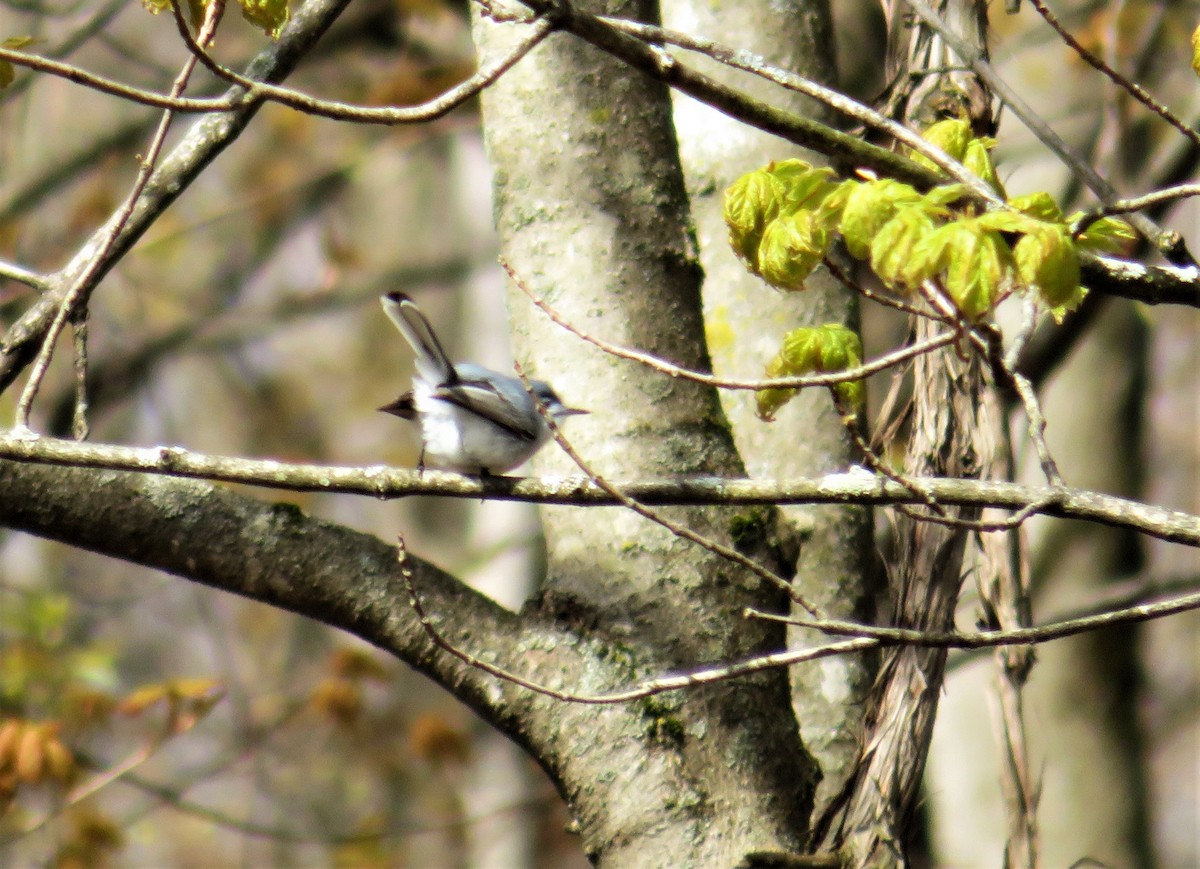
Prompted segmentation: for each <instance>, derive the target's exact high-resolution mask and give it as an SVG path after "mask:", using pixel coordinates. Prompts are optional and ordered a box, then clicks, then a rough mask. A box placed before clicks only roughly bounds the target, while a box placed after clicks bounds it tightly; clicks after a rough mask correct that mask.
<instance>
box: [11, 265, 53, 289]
mask: <svg viewBox="0 0 1200 869" xmlns="http://www.w3.org/2000/svg"><path fill="white" fill-rule="evenodd" d="M0 278H7V279H8V280H10V281H16V282H17V283H19V284H24V285H25V286H27V287H32V288H33V289H35V290H37V291H38V292H39V293H40V292H44V291H45V289H46V287H47V286H48V285H49V281H48V280H47V279H46V276H45V275H41V274H38V273H37V272H35V271H33V270H32V269H27V268H25V267H24V266H19V265H17V264H16V263H10V262H4V261H3V260H0Z"/></svg>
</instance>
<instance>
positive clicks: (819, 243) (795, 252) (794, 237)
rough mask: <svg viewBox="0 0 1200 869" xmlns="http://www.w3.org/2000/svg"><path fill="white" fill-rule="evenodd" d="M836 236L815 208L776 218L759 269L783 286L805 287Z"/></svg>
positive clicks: (769, 228) (763, 245) (765, 235)
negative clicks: (820, 218)
mask: <svg viewBox="0 0 1200 869" xmlns="http://www.w3.org/2000/svg"><path fill="white" fill-rule="evenodd" d="M831 243H832V237H831V236H830V234H829V231H828V230H827V229H826V228H825V224H824V223H822V222H821V220H819V219H818V218H817V216H816V215H815V214H814V213H813V212H811V211H797V212H796V213H795V214H789V215H781V216H779V217H777V218H775V219H774V220H772V221H771V222H770V223H769V224H768V225H767V228H766V230H765V231H764V232H763V237H762V243H761V244H760V245H759V247H758V266H759V273H760V274H761V275H762V277H763V280H765V281H766V282H767V283H769V284H770V285H771V286H773V287H778V288H779V289H781V290H803V289H804V279H805V278H807V277H808V276H809V275H810V274H812V271H813V269H815V268H816V267H817V266H818V265H820V263H821V260H822V259H823V258H824V256H825V254H826V253H827V252H828V250H829V245H830V244H831Z"/></svg>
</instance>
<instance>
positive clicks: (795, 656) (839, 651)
mask: <svg viewBox="0 0 1200 869" xmlns="http://www.w3.org/2000/svg"><path fill="white" fill-rule="evenodd" d="M397 562H398V563H399V565H400V575H401V577H403V579H404V587H405V589H406V590H407V592H408V601H409V604H410V605H411V606H412V608H413V612H414V613H415V614H416V616H417V620H418V621H419V622H420V624H421V628H422V629H423V630H424V631H425V635H426V636H427V637H429V639H430V641H431V642H432V643H433V644H434V645H435V646H437V647H438V648H439V649H442V650H443V651H445V652H447V653H449V654H451V655H453V656H454V657H455V658H457V659H458V660H460V661H462V662H463V663H464V664H466V665H467V666H469V667H474V668H476V669H478V670H482V671H483V672H485V673H488V674H490V675H492V676H495V677H496V678H497V679H503V680H504V681H506V682H511V683H512V684H514V685H518V686H520V687H522V688H526V689H528V690H530V691H534V692H536V693H538V694H544V695H546V696H547V697H553V698H554V699H556V700H565V701H568V702H570V703H583V704H588V705H593V706H600V705H606V704H612V703H628V702H629V701H631V700H640V699H642V698H643V697H652V696H654V695H655V694H662V693H664V692H666V691H676V690H678V689H680V688H689V687H692V686H694V685H707V684H710V683H712V682H724V681H727V680H729V679H736V678H738V677H739V676H745V675H748V674H750V673H758V672H760V671H762V670H770V669H773V668H776V667H789V666H791V665H793V664H800V663H803V662H805V661H815V660H817V659H819V658H828V657H831V656H833V655H845V654H848V653H850V652H857V651H862V650H863V649H870V648H873V647H875V646H877V645H879V641H878V640H875V639H869V638H859V639H854V640H843V641H842V642H840V643H831V644H830V645H827V646H820V647H818V648H815V649H802V650H798V651H792V652H777V653H775V654H773V655H756V656H754V657H752V658H747V659H746V660H743V661H739V662H736V663H732V664H722V665H718V666H713V667H701V668H698V669H695V670H692V671H690V672H688V673H682V674H678V675H672V676H661V677H659V678H656V679H649V680H647V681H645V682H642V683H641V684H640V685H638V686H637V687H635V688H630V689H627V690H623V691H613V692H611V693H607V694H575V693H572V692H570V691H562V690H559V689H557V688H551V687H549V686H548V685H542V684H540V683H538V682H534V681H532V680H529V679H526V678H524V677H523V676H520V675H518V674H516V673H513V672H512V671H510V670H506V669H505V668H503V667H498V666H496V665H495V664H491V663H489V662H487V661H484V660H483V659H481V658H479V657H477V656H475V655H471V654H469V653H467V652H465V651H463V650H462V649H460V648H458V647H457V646H455V645H454V644H453V643H451V642H450V641H449V640H447V639H446V638H445V637H443V636H442V635H441V634H440V633H439V632H438V629H437V627H436V626H435V625H434V623H433V620H432V619H430V617H429V615H428V613H426V611H425V608H424V606H423V605H422V604H421V599H420V597H419V596H418V595H417V589H416V586H415V584H414V583H413V575H412V569H411V568H410V567H409V566H408V553H407V551H406V550H405V547H404V539H403V538H397Z"/></svg>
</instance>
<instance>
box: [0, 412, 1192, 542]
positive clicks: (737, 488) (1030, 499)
mask: <svg viewBox="0 0 1200 869" xmlns="http://www.w3.org/2000/svg"><path fill="white" fill-rule="evenodd" d="M0 458H6V459H13V460H16V461H23V462H30V463H34V464H42V465H60V466H68V467H83V468H97V469H104V470H113V471H131V472H135V473H150V474H161V475H164V476H174V477H187V478H192V479H202V480H211V481H215V482H226V483H242V484H245V485H249V486H261V487H263V488H268V489H279V490H286V491H293V492H328V493H334V492H337V493H342V494H353V495H364V496H368V497H374V498H400V497H405V496H409V495H437V496H441V497H448V498H470V499H476V500H477V499H481V498H483V499H490V500H499V501H524V502H529V503H538V504H560V505H564V506H580V507H582V506H617V505H618V503H619V502H618V501H616V500H615V499H614V498H613V497H612V496H611V495H610V494H608V493H607V492H605V491H603V490H602V489H600V488H598V487H597V486H595V485H593V484H592V483H591V482H590V481H588V480H586V479H584V478H583V477H568V478H561V477H560V478H546V479H537V478H525V477H488V478H486V479H481V478H478V477H465V476H462V475H459V474H451V473H446V472H443V471H426V472H425V473H424V474H420V473H418V472H417V471H416V470H402V469H399V468H388V467H384V466H382V465H375V466H371V467H366V468H362V467H344V466H336V465H307V464H289V463H285V462H277V461H272V460H261V459H258V460H256V459H242V458H234V457H228V456H212V455H205V454H203V453H193V452H189V451H188V450H185V449H182V448H180V447H119V446H110V445H100V444H95V443H76V442H75V441H70V440H63V439H60V438H48V437H40V436H37V435H26V436H18V435H15V434H12V433H9V434H6V435H0ZM909 480H910V482H911V483H914V484H916V485H919V486H921V487H922V488H923V489H924V490H926V491H927V492H928V493H929V494H931V495H932V496H933V497H934V498H935V499H936V500H937V502H938V503H939V504H942V505H950V504H953V505H958V506H977V507H996V508H998V509H1002V510H1014V511H1016V510H1022V509H1024V508H1027V507H1030V506H1031V505H1039V506H1038V509H1037V512H1038V514H1039V515H1044V516H1054V517H1058V518H1063V519H1077V520H1081V521H1086V522H1096V523H1099V524H1103V525H1110V526H1113V527H1117V528H1129V529H1132V530H1135V531H1140V532H1142V533H1144V534H1148V535H1150V536H1152V537H1157V538H1160V539H1163V540H1168V541H1171V542H1175V543H1182V544H1186V545H1189V546H1200V517H1198V516H1194V515H1192V514H1189V513H1183V512H1180V511H1177V510H1168V509H1166V508H1164V507H1159V506H1156V505H1151V504H1145V503H1142V502H1139V501H1133V500H1129V499H1127V498H1119V497H1116V496H1114V495H1106V494H1103V493H1100V492H1093V491H1089V490H1086V489H1076V488H1070V487H1063V488H1053V487H1050V486H1026V485H1022V484H1019V483H1005V482H999V481H992V480H956V479H948V478H944V477H910V478H909ZM614 485H616V486H618V487H619V488H620V489H621V491H622V492H625V493H626V494H628V495H629V496H630V497H632V498H635V499H637V500H638V501H640V502H641V503H643V504H649V505H654V506H657V505H667V504H674V505H684V504H696V505H699V504H727V505H728V504H897V503H905V504H911V503H921V501H922V499H920V498H918V497H917V496H915V495H913V493H912V492H910V491H908V490H907V489H906V488H904V487H903V486H900V485H898V484H896V483H894V482H892V481H890V480H886V479H881V478H880V477H878V476H876V475H874V474H872V473H870V472H868V471H865V470H863V469H857V470H851V471H849V472H847V473H833V474H827V475H825V476H822V477H816V478H804V479H795V480H787V481H776V480H731V479H723V478H720V477H712V476H703V477H683V478H671V479H665V480H641V481H636V480H635V481H616V482H614Z"/></svg>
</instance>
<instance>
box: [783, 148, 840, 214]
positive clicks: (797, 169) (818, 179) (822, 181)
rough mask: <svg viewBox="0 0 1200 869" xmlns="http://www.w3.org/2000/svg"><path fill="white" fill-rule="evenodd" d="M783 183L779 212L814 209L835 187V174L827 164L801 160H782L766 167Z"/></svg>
mask: <svg viewBox="0 0 1200 869" xmlns="http://www.w3.org/2000/svg"><path fill="white" fill-rule="evenodd" d="M767 171H769V172H770V173H771V174H772V175H774V176H775V177H776V178H778V179H779V180H780V181H781V182H782V183H783V190H784V192H783V204H782V206H781V213H783V214H791V213H793V212H796V211H802V210H809V211H812V210H816V209H817V208H819V207H820V205H821V203H822V202H823V201H824V200H825V197H826V196H828V195H829V194H830V193H832V192H833V191H834V190H836V189H837V187H838V184H837V182H836V181H835V180H834V179H835V178H836V177H837V175H836V174H835V173H834V171H833V170H832V169H830V168H829V167H827V166H820V167H816V166H813V165H811V164H809V163H806V162H805V161H803V160H784V161H782V162H781V163H774V164H772V165H771V166H769V167H768V169H767Z"/></svg>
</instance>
